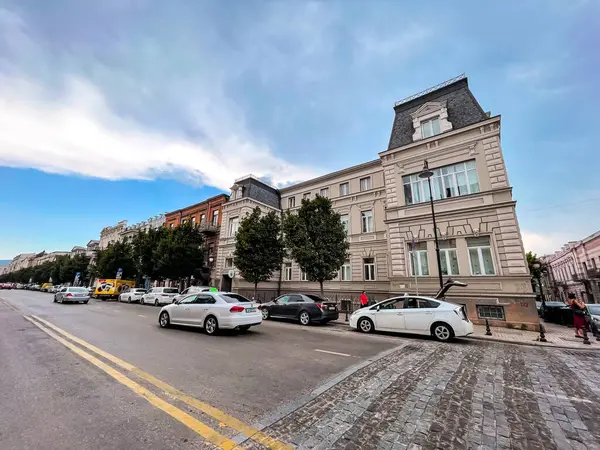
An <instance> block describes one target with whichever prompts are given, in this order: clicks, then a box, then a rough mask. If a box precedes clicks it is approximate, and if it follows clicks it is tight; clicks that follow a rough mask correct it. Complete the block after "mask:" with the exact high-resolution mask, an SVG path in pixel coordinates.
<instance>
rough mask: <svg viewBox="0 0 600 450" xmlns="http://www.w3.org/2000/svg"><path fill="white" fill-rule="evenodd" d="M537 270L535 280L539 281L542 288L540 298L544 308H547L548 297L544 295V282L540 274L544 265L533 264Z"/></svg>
mask: <svg viewBox="0 0 600 450" xmlns="http://www.w3.org/2000/svg"><path fill="white" fill-rule="evenodd" d="M531 266H532V267H533V268H534V269H535V278H536V279H537V282H538V286H539V287H540V297H541V299H542V308H543V307H545V306H546V296H545V295H544V288H543V287H542V280H541V278H540V272H539V270H540V269H541V267H542V265H541V264H540V263H537V262H536V263H533V264H532V265H531Z"/></svg>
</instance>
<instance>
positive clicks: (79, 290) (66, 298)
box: [54, 287, 90, 303]
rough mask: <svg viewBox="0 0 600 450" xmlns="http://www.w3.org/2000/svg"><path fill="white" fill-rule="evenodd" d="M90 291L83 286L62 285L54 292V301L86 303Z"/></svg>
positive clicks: (88, 299)
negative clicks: (62, 286)
mask: <svg viewBox="0 0 600 450" xmlns="http://www.w3.org/2000/svg"><path fill="white" fill-rule="evenodd" d="M89 301H90V293H89V292H88V290H87V288H83V287H64V288H62V289H61V290H60V291H58V292H57V293H56V294H54V302H55V303H87V302H89Z"/></svg>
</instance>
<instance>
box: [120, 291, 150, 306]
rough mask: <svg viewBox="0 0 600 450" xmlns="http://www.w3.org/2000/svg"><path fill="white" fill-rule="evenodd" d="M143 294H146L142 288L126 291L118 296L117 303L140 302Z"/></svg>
mask: <svg viewBox="0 0 600 450" xmlns="http://www.w3.org/2000/svg"><path fill="white" fill-rule="evenodd" d="M145 293H146V289H144V288H133V289H129V290H128V291H125V292H121V293H120V294H119V301H120V302H127V303H131V302H141V301H142V295H144V294H145Z"/></svg>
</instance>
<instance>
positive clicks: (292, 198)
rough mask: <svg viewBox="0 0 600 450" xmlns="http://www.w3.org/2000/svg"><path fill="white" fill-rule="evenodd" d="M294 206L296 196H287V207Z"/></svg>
mask: <svg viewBox="0 0 600 450" xmlns="http://www.w3.org/2000/svg"><path fill="white" fill-rule="evenodd" d="M295 206H296V197H290V198H288V208H294V207H295Z"/></svg>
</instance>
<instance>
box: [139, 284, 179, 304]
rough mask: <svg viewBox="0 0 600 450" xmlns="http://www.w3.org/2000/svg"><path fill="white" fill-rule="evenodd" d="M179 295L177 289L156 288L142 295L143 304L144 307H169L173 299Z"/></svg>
mask: <svg viewBox="0 0 600 450" xmlns="http://www.w3.org/2000/svg"><path fill="white" fill-rule="evenodd" d="M178 293H179V291H178V290H177V288H170V287H154V288H152V289H150V290H149V291H148V292H146V293H145V294H144V295H142V300H141V303H142V304H143V305H154V306H160V305H168V304H169V303H171V302H172V301H173V298H174V297H175V296H176V295H177V294H178Z"/></svg>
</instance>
